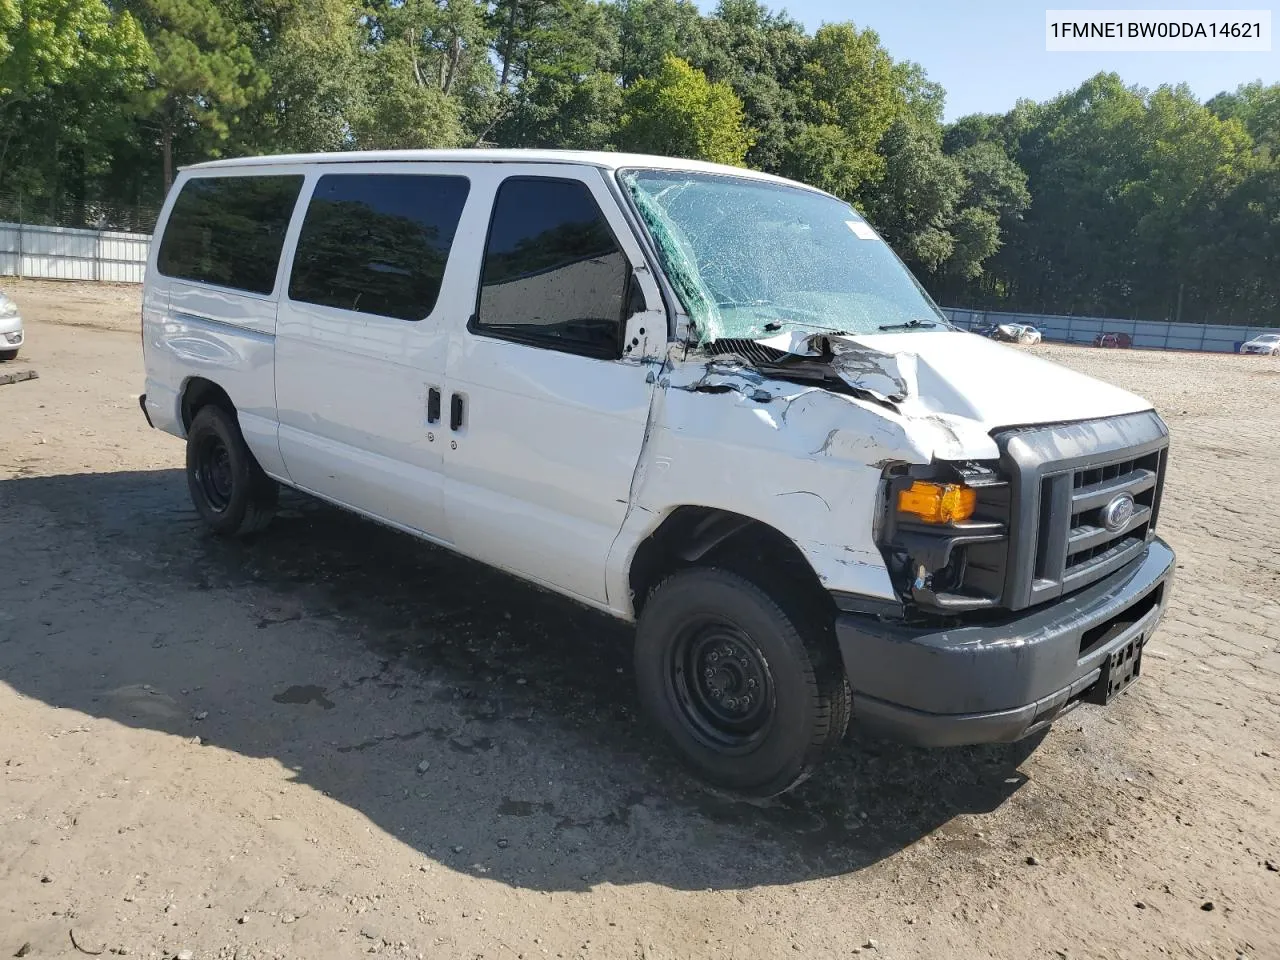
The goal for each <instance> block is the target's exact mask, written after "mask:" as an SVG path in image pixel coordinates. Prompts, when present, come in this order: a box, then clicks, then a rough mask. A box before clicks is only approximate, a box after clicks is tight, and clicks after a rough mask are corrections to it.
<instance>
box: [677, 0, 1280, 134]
mask: <svg viewBox="0 0 1280 960" xmlns="http://www.w3.org/2000/svg"><path fill="white" fill-rule="evenodd" d="M765 2H766V3H768V5H769V6H770V7H772V8H773V9H779V8H785V9H786V10H787V12H788V13H790V14H791V16H793V17H795V18H796V19H797V20H800V21H801V22H802V23H804V24H805V26H806V27H808V28H809V30H810V31H813V30H815V29H817V27H819V26H820V25H821V24H823V23H831V22H836V21H842V20H852V21H854V22H855V23H856V24H857V25H858V26H859V27H871V28H872V29H873V30H875V31H876V32H877V33H878V34H880V39H881V42H882V43H883V44H884V46H885V48H886V49H887V50H888V51H889V53H890V54H891V55H892V56H893V58H894V59H895V60H914V61H916V62H917V63H919V64H921V65H922V66H923V67H924V68H925V70H926V71H927V72H928V74H929V77H930V79H933V80H936V81H937V82H939V83H941V84H942V85H943V86H944V87H945V88H946V90H947V109H946V119H947V120H954V119H955V118H956V117H960V116H964V115H965V114H967V113H976V112H983V113H1003V112H1004V111H1006V110H1008V109H1009V108H1010V107H1012V106H1013V104H1014V101H1015V100H1017V99H1018V98H1020V97H1029V98H1031V99H1033V100H1047V99H1049V98H1050V97H1053V96H1055V95H1057V94H1058V93H1061V92H1062V91H1064V90H1069V89H1072V88H1074V87H1076V86H1078V85H1079V84H1080V82H1081V81H1082V80H1084V79H1086V78H1087V77H1090V76H1092V75H1093V74H1095V73H1097V72H1098V71H1099V70H1112V71H1115V72H1116V73H1118V74H1120V76H1121V77H1122V78H1123V79H1124V82H1125V83H1127V84H1135V83H1136V84H1140V85H1142V86H1144V87H1157V86H1159V85H1160V84H1162V83H1179V82H1186V83H1187V84H1189V85H1190V86H1191V89H1192V90H1193V91H1194V92H1195V93H1196V95H1197V96H1199V97H1200V98H1201V99H1202V100H1203V99H1207V98H1209V97H1211V96H1213V95H1214V94H1215V93H1219V92H1221V91H1222V90H1234V89H1235V88H1236V86H1237V85H1239V84H1241V83H1248V82H1250V81H1252V80H1262V81H1264V82H1266V83H1276V82H1278V81H1280V48H1277V46H1276V44H1275V43H1274V41H1273V44H1272V46H1273V49H1272V51H1271V52H1270V53H1112V54H1106V53H1048V52H1046V51H1045V49H1044V22H1045V21H1044V15H1045V10H1046V9H1055V10H1056V9H1126V10H1141V9H1159V10H1175V9H1192V10H1213V9H1237V10H1238V9H1270V10H1272V20H1273V26H1274V27H1280V4H1277V3H1275V2H1274V0H1237V2H1234V3H1214V2H1213V0H1198V2H1196V0H1192V2H1182V3H1180V2H1178V0H1161V2H1157V3H1148V2H1142V0H1113V2H1110V3H1106V2H1099V0H1075V2H1072V0H1056V2H1049V3H1043V2H1032V0H896V2H895V0H786V2H782V0H765ZM699 6H700V7H702V9H704V10H711V9H714V7H715V0H699Z"/></svg>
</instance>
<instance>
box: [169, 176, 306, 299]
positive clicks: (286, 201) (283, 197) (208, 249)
mask: <svg viewBox="0 0 1280 960" xmlns="http://www.w3.org/2000/svg"><path fill="white" fill-rule="evenodd" d="M301 189H302V177H301V176H300V175H299V176H288V177H197V178H194V179H191V180H188V181H187V182H186V183H185V184H183V186H182V192H181V193H179V194H178V199H177V200H175V201H174V204H173V212H172V213H171V214H169V222H168V224H167V225H166V226H165V229H164V237H163V238H162V239H161V241H160V253H159V254H158V255H157V258H156V266H157V267H159V269H160V272H161V273H162V274H164V275H165V276H166V277H176V278H178V279H181V280H196V281H199V282H200V283H216V284H217V285H218V286H221V287H233V288H235V289H237V290H248V291H250V292H252V293H270V292H271V290H272V288H273V287H274V286H275V284H276V268H277V267H278V266H279V265H280V250H281V249H282V248H283V247H284V234H285V231H286V230H287V229H288V228H289V218H290V217H291V216H292V215H293V205H294V203H295V202H296V201H297V199H298V191H299V190H301Z"/></svg>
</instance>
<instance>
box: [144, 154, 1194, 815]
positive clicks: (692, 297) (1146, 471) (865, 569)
mask: <svg viewBox="0 0 1280 960" xmlns="http://www.w3.org/2000/svg"><path fill="white" fill-rule="evenodd" d="M142 326H143V346H144V352H145V356H146V371H147V374H146V376H147V379H146V393H145V394H144V395H143V396H142V398H141V403H142V409H143V411H144V413H145V414H146V417H147V420H148V421H149V422H150V423H151V424H152V425H153V426H154V427H157V428H159V429H161V430H164V431H165V432H167V433H172V434H174V435H175V436H178V437H182V438H185V440H186V444H187V473H188V482H189V486H190V490H191V496H192V499H193V500H194V502H195V506H196V509H197V510H198V511H199V513H200V515H201V516H202V517H203V518H204V520H205V521H207V523H208V524H209V526H211V527H212V528H213V529H214V530H215V531H217V532H218V533H221V534H229V535H236V534H248V533H252V532H255V531H257V530H259V529H261V528H262V527H263V526H264V525H265V524H266V522H267V521H268V520H269V519H270V517H271V513H272V507H273V505H274V504H275V501H276V492H277V485H278V484H286V485H288V486H290V487H296V488H297V489H299V490H303V491H306V492H307V493H310V494H314V495H315V496H317V497H321V498H323V499H325V500H328V501H330V502H332V503H334V504H337V505H339V506H341V507H345V508H346V509H349V510H352V511H355V512H357V513H360V514H362V515H364V516H366V517H369V518H370V519H373V520H377V521H379V522H381V523H385V524H388V525H390V526H393V527H396V528H398V529H400V530H403V531H405V532H406V533H409V534H412V535H413V536H417V537H420V538H422V539H424V540H428V541H430V542H432V543H435V544H439V545H441V546H444V547H448V548H450V549H453V550H456V551H458V552H459V553H462V554H465V555H467V556H469V557H474V558H476V559H478V560H481V561H483V562H485V563H488V564H492V565H493V566H495V567H498V568H500V569H502V570H505V571H508V572H510V573H512V574H515V575H516V576H519V577H523V578H525V579H526V580H530V581H532V582H534V583H536V584H539V585H541V586H543V587H545V588H547V589H549V590H554V591H556V592H557V593H561V594H564V595H565V596H568V597H572V598H573V599H575V600H578V601H580V602H581V603H584V604H587V605H589V606H592V607H595V608H597V609H599V610H602V611H605V612H606V613H608V614H611V615H612V616H615V617H618V618H620V619H623V620H633V621H636V622H637V624H638V630H637V637H636V647H635V666H636V673H637V677H638V682H639V694H640V699H641V700H642V701H643V703H644V705H645V707H646V708H647V709H648V711H649V712H650V713H651V714H652V715H653V716H654V717H655V718H656V720H657V721H658V723H659V724H661V726H662V727H663V728H664V729H665V731H666V732H667V734H669V736H670V739H671V740H672V741H673V742H674V745H675V746H676V748H677V749H678V751H679V752H680V753H681V754H682V756H683V757H684V758H685V759H686V760H687V761H689V762H690V763H691V764H692V765H693V767H694V768H695V769H696V770H697V771H699V772H700V773H701V775H702V776H704V777H705V778H706V779H707V780H709V781H711V782H713V783H715V784H716V785H718V786H721V787H724V788H728V789H732V790H735V791H739V792H741V793H744V794H750V795H756V796H768V795H772V794H775V793H778V792H780V791H783V790H787V789H789V788H790V787H792V786H794V785H795V784H797V783H798V782H800V781H801V780H802V779H803V778H804V777H805V776H806V775H807V774H808V773H809V772H810V771H811V770H812V769H813V767H814V765H815V764H816V763H817V761H818V760H819V759H820V757H821V756H822V754H823V753H824V752H825V751H826V750H827V749H828V748H830V747H832V746H833V745H835V744H836V743H837V742H838V741H839V740H840V739H841V737H842V736H843V734H844V732H845V728H846V726H847V723H848V721H849V719H850V717H853V718H854V719H856V720H858V721H861V722H864V723H866V724H869V725H872V726H874V727H876V728H878V729H880V730H881V731H884V732H887V733H889V734H892V735H895V736H897V737H899V738H902V739H904V740H907V741H909V742H913V743H917V744H925V745H935V746H942V745H955V744H969V743H979V742H992V741H1009V740H1015V739H1018V738H1020V737H1023V736H1026V735H1027V734H1029V733H1032V732H1034V731H1037V730H1039V729H1041V728H1043V727H1044V726H1045V725H1047V724H1048V723H1049V722H1050V721H1052V720H1053V719H1054V718H1055V717H1057V716H1058V715H1059V714H1061V713H1062V712H1063V711H1064V710H1066V709H1068V708H1070V707H1072V706H1074V705H1075V704H1076V703H1078V702H1080V701H1086V700H1088V701H1096V702H1098V703H1105V702H1106V701H1108V700H1109V699H1111V698H1112V697H1113V696H1115V694H1116V693H1118V692H1119V691H1120V690H1122V689H1123V688H1125V687H1126V686H1127V685H1128V684H1129V683H1131V682H1132V681H1133V680H1134V679H1136V678H1137V676H1138V673H1139V671H1140V668H1141V663H1142V650H1143V646H1144V644H1145V643H1146V641H1147V640H1148V639H1149V638H1150V636H1151V634H1152V632H1153V630H1154V629H1155V627H1156V624H1157V622H1158V621H1159V619H1160V617H1161V615H1162V613H1163V611H1164V608H1165V605H1166V603H1167V601H1168V596H1169V587H1170V584H1171V576H1172V571H1173V560H1174V558H1173V554H1172V552H1171V551H1170V550H1169V548H1168V547H1167V546H1166V545H1165V544H1164V542H1163V541H1161V540H1160V539H1159V538H1157V537H1156V535H1155V526H1156V519H1157V515H1158V513H1159V510H1160V493H1161V488H1162V485H1163V481H1164V475H1165V465H1166V452H1167V447H1168V432H1167V430H1166V428H1165V425H1164V423H1163V422H1162V421H1161V419H1160V417H1159V416H1157V415H1156V413H1155V412H1154V411H1153V410H1152V409H1151V406H1150V404H1148V403H1147V402H1146V401H1145V400H1142V399H1141V398H1139V397H1136V396H1134V395H1133V394H1130V393H1127V392H1125V391H1123V390H1120V389H1117V388H1116V387H1112V386H1109V385H1107V384H1105V383H1100V382H1097V381H1095V380H1092V379H1089V378H1087V377H1084V376H1081V375H1079V374H1076V373H1073V372H1071V371H1070V370H1067V369H1064V368H1063V367H1060V366H1057V365H1055V364H1052V363H1049V362H1046V361H1044V360H1042V359H1039V358H1036V357H1033V356H1029V355H1028V354H1027V353H1025V352H1019V351H1017V350H1015V349H1012V348H1009V347H1004V346H1001V345H999V344H995V343H992V342H991V341H989V340H986V339H984V338H982V337H978V336H974V335H972V334H969V333H964V332H961V331H958V330H956V329H955V328H953V327H952V326H951V325H950V324H949V323H948V322H947V321H946V319H945V318H944V317H943V315H942V314H941V313H940V312H939V310H938V309H937V307H936V306H935V305H934V304H933V302H932V301H931V300H930V299H929V297H928V296H927V295H926V294H925V292H924V291H923V290H922V289H921V287H920V286H919V285H918V284H917V283H916V282H915V280H914V279H913V278H912V277H911V275H910V273H909V272H908V271H907V270H906V268H905V267H904V266H903V265H902V263H901V262H900V261H899V260H898V259H897V257H896V256H894V254H893V252H892V251H891V250H890V249H889V247H888V246H887V245H886V244H885V243H884V242H883V241H882V240H881V239H880V237H879V236H878V235H877V234H876V232H875V231H874V230H873V229H872V228H871V226H869V225H868V224H867V222H866V221H865V220H864V219H863V218H862V217H860V216H859V215H858V214H857V213H856V212H855V211H854V210H853V209H852V208H850V206H849V205H848V204H846V203H844V202H842V201H840V200H838V199H836V198H835V197H832V196H830V195H828V194H825V193H822V192H820V191H818V190H814V189H811V188H809V187H806V186H803V185H801V184H797V183H791V182H789V181H785V180H781V179H779V178H776V177H771V176H766V175H764V174H760V173H753V172H751V171H748V170H740V169H735V168H729V167H720V166H713V165H709V164H704V163H694V162H690V161H685V160H673V159H668V158H660V157H647V156H627V155H623V154H612V153H573V152H547V151H537V152H534V151H488V150H484V151H482V150H464V151H453V152H436V151H396V152H380V153H346V154H318V155H310V156H281V157H263V158H250V159H240V160H229V161H219V162H215V163H208V164H201V165H199V166H194V167H190V168H187V169H186V170H184V171H183V172H182V173H181V175H180V176H179V177H178V180H177V182H176V183H175V184H174V188H173V190H172V191H171V192H170V195H169V198H168V200H167V201H166V203H165V207H164V210H163V212H162V214H161V216H160V223H159V227H158V229H157V232H156V238H155V242H154V243H153V245H152V250H151V261H150V263H149V264H148V267H147V282H146V290H145V296H144V304H143V319H142Z"/></svg>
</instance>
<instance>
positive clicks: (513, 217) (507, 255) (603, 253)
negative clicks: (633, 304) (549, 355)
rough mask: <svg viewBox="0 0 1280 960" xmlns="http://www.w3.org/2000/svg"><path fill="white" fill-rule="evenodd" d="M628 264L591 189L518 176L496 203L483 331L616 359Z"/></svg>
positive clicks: (484, 278)
mask: <svg viewBox="0 0 1280 960" xmlns="http://www.w3.org/2000/svg"><path fill="white" fill-rule="evenodd" d="M626 285H627V259H626V256H625V255H624V254H623V252H622V249H621V248H620V247H619V246H618V242H617V240H615V239H614V236H613V233H612V231H610V229H609V225H608V223H607V222H606V221H605V219H604V214H602V213H601V212H600V208H599V207H598V206H597V205H596V201H595V198H594V197H592V195H591V191H590V190H588V189H587V186H586V184H584V183H581V182H580V181H577V180H552V179H541V178H536V179H535V178H524V177H517V178H512V179H510V180H507V181H505V182H503V184H502V186H501V187H499V188H498V196H497V199H496V200H495V201H494V206H493V219H492V221H491V222H490V225H489V239H488V242H487V244H486V247H485V257H484V271H483V274H482V275H481V282H480V304H479V309H478V311H477V314H476V320H475V322H474V324H473V329H474V330H475V332H477V333H484V334H488V335H490V336H495V337H502V338H505V339H509V340H518V341H521V342H524V343H531V344H534V345H536V346H545V347H549V348H551V349H556V350H564V351H568V352H571V353H582V354H586V355H588V356H598V357H616V356H618V354H619V348H620V345H621V340H622V333H621V329H622V301H623V295H624V293H625V290H626Z"/></svg>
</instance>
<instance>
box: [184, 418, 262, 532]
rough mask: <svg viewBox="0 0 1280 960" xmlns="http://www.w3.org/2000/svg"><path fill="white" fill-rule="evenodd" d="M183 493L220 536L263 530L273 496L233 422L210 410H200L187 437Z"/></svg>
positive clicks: (233, 420)
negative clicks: (184, 491)
mask: <svg viewBox="0 0 1280 960" xmlns="http://www.w3.org/2000/svg"><path fill="white" fill-rule="evenodd" d="M187 488H188V490H189V491H190V492H191V502H192V503H194V504H195V508H196V511H197V512H198V513H199V514H200V518H201V519H202V520H204V522H205V523H206V524H207V525H208V526H209V528H210V529H211V530H213V532H214V533H218V534H222V535H224V536H245V535H247V534H250V533H255V532H257V531H258V530H261V529H262V528H263V527H265V526H266V525H267V524H268V523H269V522H270V521H271V517H272V515H273V514H274V512H275V506H276V499H277V496H278V494H279V489H278V487H277V486H276V483H275V481H274V480H272V479H271V478H270V477H268V476H267V475H266V474H265V473H263V472H262V467H260V466H259V465H258V461H257V460H255V459H254V456H253V454H252V453H251V452H250V451H249V448H248V446H247V445H246V444H245V442H244V436H243V435H242V434H241V433H240V425H239V424H238V423H236V419H235V416H234V415H233V414H231V413H229V412H228V411H226V410H224V409H222V408H221V407H216V406H206V407H201V408H200V410H199V411H197V412H196V415H195V417H194V418H193V419H192V421H191V428H190V429H189V430H188V431H187Z"/></svg>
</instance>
